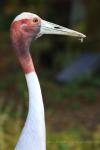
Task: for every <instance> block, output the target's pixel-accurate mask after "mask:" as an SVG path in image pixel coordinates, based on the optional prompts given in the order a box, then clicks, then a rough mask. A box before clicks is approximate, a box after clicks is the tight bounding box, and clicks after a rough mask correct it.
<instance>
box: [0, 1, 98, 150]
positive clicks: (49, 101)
mask: <svg viewBox="0 0 100 150" xmlns="http://www.w3.org/2000/svg"><path fill="white" fill-rule="evenodd" d="M0 10H1V12H0V150H11V149H14V146H15V144H16V142H17V140H18V137H19V135H20V132H21V129H22V127H23V125H24V122H25V119H26V116H27V105H28V93H27V86H26V83H25V78H24V74H23V73H22V71H21V69H20V67H19V66H18V64H17V63H16V58H15V55H14V54H13V50H12V47H11V43H10V38H9V29H10V24H11V22H12V20H13V19H14V17H15V16H16V15H18V14H19V13H21V12H23V11H28V12H33V13H36V14H38V15H39V16H41V17H42V18H43V19H45V20H48V21H51V22H54V23H57V24H60V25H62V26H66V27H69V28H71V29H74V30H77V31H79V32H82V33H84V34H86V35H87V38H86V40H85V41H84V43H80V42H79V40H77V39H76V38H70V37H64V36H52V35H49V36H47V35H46V36H43V37H41V38H39V39H38V40H37V41H35V42H33V43H32V45H31V53H32V57H33V61H34V65H35V68H36V72H37V74H38V77H39V81H40V84H41V88H42V93H43V99H44V105H45V113H46V128H47V150H100V70H99V69H98V70H96V71H91V72H88V73H87V74H86V75H84V76H82V77H80V78H77V79H74V80H72V81H70V82H64V83H59V82H57V81H56V80H55V79H56V75H57V74H58V73H59V72H60V70H61V69H62V68H63V66H64V65H66V64H67V65H68V64H70V63H71V62H73V60H74V59H75V58H77V57H78V56H80V54H82V53H83V52H98V53H99V50H100V19H99V18H100V17H99V16H100V1H99V0H98V1H95V0H91V1H90V0H88V1H87V0H24V1H22V0H2V1H0Z"/></svg>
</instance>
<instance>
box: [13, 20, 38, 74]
mask: <svg viewBox="0 0 100 150" xmlns="http://www.w3.org/2000/svg"><path fill="white" fill-rule="evenodd" d="M35 21H36V20H35ZM39 31H40V21H39V20H37V21H36V22H34V20H31V19H22V20H19V21H14V22H13V23H12V24H11V29H10V37H11V41H12V45H13V48H14V51H15V53H16V56H17V58H18V60H19V63H20V65H21V67H22V70H23V71H24V73H30V72H32V71H35V70H34V65H33V62H32V58H31V55H30V52H29V47H30V43H31V41H32V39H34V38H36V36H37V34H38V33H39Z"/></svg>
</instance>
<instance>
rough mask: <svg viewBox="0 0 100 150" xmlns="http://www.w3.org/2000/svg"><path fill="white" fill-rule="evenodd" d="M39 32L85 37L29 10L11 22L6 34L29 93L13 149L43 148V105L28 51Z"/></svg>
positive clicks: (44, 141) (44, 148) (39, 149)
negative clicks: (26, 107)
mask: <svg viewBox="0 0 100 150" xmlns="http://www.w3.org/2000/svg"><path fill="white" fill-rule="evenodd" d="M43 34H57V35H68V36H75V37H78V38H85V37H86V36H85V35H84V34H82V33H79V32H76V31H74V30H70V29H68V28H65V27H62V26H59V25H57V24H54V23H50V22H48V21H45V20H43V19H41V18H40V17H39V16H38V15H36V14H33V13H29V12H24V13H21V14H20V15H18V16H17V17H16V18H15V19H14V21H13V22H12V24H11V29H10V37H11V41H12V45H13V49H14V52H15V54H16V56H17V59H18V61H19V63H20V66H21V68H22V70H23V72H24V74H25V78H26V82H27V86H28V93H29V107H28V115H27V118H26V122H25V125H24V127H23V129H22V132H21V135H20V137H19V140H18V142H17V144H16V146H15V150H46V129H45V115H44V105H43V100H42V94H41V88H40V84H39V81H38V77H37V74H36V72H35V68H34V64H33V61H32V58H31V54H30V50H29V48H30V44H31V41H32V40H34V39H37V38H38V37H40V36H41V35H43Z"/></svg>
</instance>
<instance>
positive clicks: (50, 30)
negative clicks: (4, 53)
mask: <svg viewBox="0 0 100 150" xmlns="http://www.w3.org/2000/svg"><path fill="white" fill-rule="evenodd" d="M43 34H56V35H66V36H75V37H78V38H79V39H83V38H85V37H86V36H85V35H84V34H82V33H80V32H77V31H74V30H70V29H68V28H65V27H62V26H59V25H57V24H54V23H51V22H48V21H45V20H43V19H41V18H40V17H39V16H38V15H36V14H33V13H29V12H23V13H21V14H20V15H18V16H17V17H16V18H15V19H14V20H13V22H12V24H11V28H10V37H11V41H12V45H13V47H14V50H15V52H16V54H17V57H18V59H19V61H20V63H21V66H22V67H23V68H24V69H23V70H24V72H29V70H32V69H33V66H32V65H30V64H32V60H31V56H30V53H29V46H30V43H31V41H32V39H36V38H38V37H40V36H41V35H43ZM29 66H31V67H29ZM29 68H32V69H29Z"/></svg>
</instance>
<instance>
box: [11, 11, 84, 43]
mask: <svg viewBox="0 0 100 150" xmlns="http://www.w3.org/2000/svg"><path fill="white" fill-rule="evenodd" d="M12 30H14V31H15V34H14V35H13V36H14V37H15V35H18V36H20V38H25V40H26V39H28V41H30V40H31V39H36V38H38V37H40V36H41V35H43V34H56V35H66V36H75V37H78V38H82V39H83V38H85V37H86V36H85V35H84V34H82V33H80V32H77V31H74V30H70V29H68V28H65V27H62V26H59V25H57V24H54V23H50V22H48V21H45V20H43V19H41V18H40V17H39V16H38V15H36V14H33V13H28V12H24V13H21V14H20V15H18V16H17V17H16V18H15V19H14V21H13V23H12V25H11V31H12Z"/></svg>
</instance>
